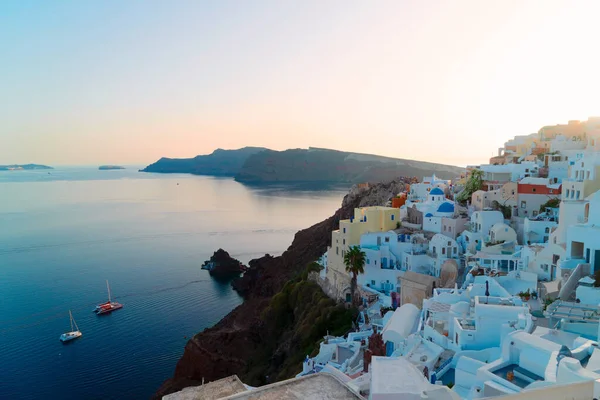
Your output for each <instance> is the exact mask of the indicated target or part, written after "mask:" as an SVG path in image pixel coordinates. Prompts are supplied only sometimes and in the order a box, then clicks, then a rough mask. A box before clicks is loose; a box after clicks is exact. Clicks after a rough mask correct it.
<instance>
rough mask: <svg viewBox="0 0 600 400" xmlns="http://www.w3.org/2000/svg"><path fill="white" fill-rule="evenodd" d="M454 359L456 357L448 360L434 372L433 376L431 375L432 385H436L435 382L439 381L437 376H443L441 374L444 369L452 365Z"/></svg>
mask: <svg viewBox="0 0 600 400" xmlns="http://www.w3.org/2000/svg"><path fill="white" fill-rule="evenodd" d="M453 358H454V357H450V358H448V359H446V361H444V362H443V363H442V364H440V366H439V367H438V368H437V369H436V370H435V371H433V374H431V381H430V383H435V381H436V380H437V376H438V375H440V374H441V372H442V371H443V370H444V368H446V367H447V366H448V365H450V363H451V362H452V359H453Z"/></svg>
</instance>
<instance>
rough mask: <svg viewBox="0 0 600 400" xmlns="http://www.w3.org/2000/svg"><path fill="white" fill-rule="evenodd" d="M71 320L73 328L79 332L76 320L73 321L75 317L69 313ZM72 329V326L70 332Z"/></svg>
mask: <svg viewBox="0 0 600 400" xmlns="http://www.w3.org/2000/svg"><path fill="white" fill-rule="evenodd" d="M69 314H71V311H70V310H69ZM71 321H73V324H75V330H76V331H77V332H79V327H78V326H77V322H75V318H73V314H71ZM72 331H73V327H71V332H72Z"/></svg>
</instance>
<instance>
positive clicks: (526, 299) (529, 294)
mask: <svg viewBox="0 0 600 400" xmlns="http://www.w3.org/2000/svg"><path fill="white" fill-rule="evenodd" d="M530 297H531V293H529V289H527V291H526V292H525V293H523V300H525V301H529V298H530Z"/></svg>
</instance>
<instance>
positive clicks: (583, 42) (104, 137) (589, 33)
mask: <svg viewBox="0 0 600 400" xmlns="http://www.w3.org/2000/svg"><path fill="white" fill-rule="evenodd" d="M598 15H600V2H598V1H585V0H578V1H554V0H539V1H527V0H518V1H513V0H490V1H481V0H428V1H422V0H390V1H386V0H376V1H354V0H302V1H281V0H272V1H267V0H265V1H262V0H253V1H246V0H237V1H231V0H213V1H201V0H193V1H180V0H171V1H162V0H161V1H152V0H144V1H134V0H126V1H123V0H103V1H67V0H62V1H60V0H59V1H45V0H40V1H29V0H4V1H2V2H0V164H8V163H30V162H32V163H40V164H49V165H83V164H90V165H91V164H107V163H114V164H139V165H143V164H150V163H152V162H154V161H156V160H157V159H158V158H160V157H163V156H165V157H193V156H195V155H197V154H208V153H210V152H212V151H213V150H214V149H216V148H225V149H234V148H240V147H244V146H249V145H250V146H264V147H268V148H271V149H275V150H284V149H287V148H306V147H309V146H313V147H324V148H332V149H338V150H345V151H353V152H361V153H370V154H379V155H385V156H390V157H398V158H409V159H416V160H423V161H431V162H439V163H445V164H453V165H467V164H479V163H485V162H486V161H487V160H488V159H489V157H491V156H492V155H494V154H495V153H497V149H498V148H499V147H501V146H502V145H503V143H504V142H505V141H506V140H508V139H510V138H512V137H513V136H515V135H522V134H529V133H533V132H537V131H538V130H539V128H541V127H542V126H544V125H554V124H559V123H566V122H567V121H568V120H572V119H580V120H585V119H587V118H588V117H589V116H595V115H600V107H599V106H600V74H599V71H600V52H598V50H597V38H598V31H597V16H598Z"/></svg>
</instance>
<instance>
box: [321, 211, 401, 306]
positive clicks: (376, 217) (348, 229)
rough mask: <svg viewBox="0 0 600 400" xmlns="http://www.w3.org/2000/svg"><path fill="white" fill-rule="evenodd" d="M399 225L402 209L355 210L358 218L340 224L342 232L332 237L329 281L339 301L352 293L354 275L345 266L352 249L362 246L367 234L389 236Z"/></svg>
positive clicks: (337, 231) (328, 268) (328, 269)
mask: <svg viewBox="0 0 600 400" xmlns="http://www.w3.org/2000/svg"><path fill="white" fill-rule="evenodd" d="M399 223H400V209H399V208H392V207H365V208H355V209H354V217H352V218H350V219H345V220H341V221H340V228H339V229H338V230H335V231H333V232H332V233H331V247H330V248H329V249H328V250H327V280H328V282H329V285H330V288H331V289H332V290H333V292H334V294H335V296H336V297H337V298H340V299H346V298H347V297H349V293H350V275H349V274H348V273H347V272H346V266H345V265H344V255H345V254H346V251H348V249H349V247H350V246H358V245H359V244H360V237H361V236H362V235H363V234H365V233H370V232H387V231H390V230H393V229H396V227H397V226H398V224H399Z"/></svg>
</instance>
